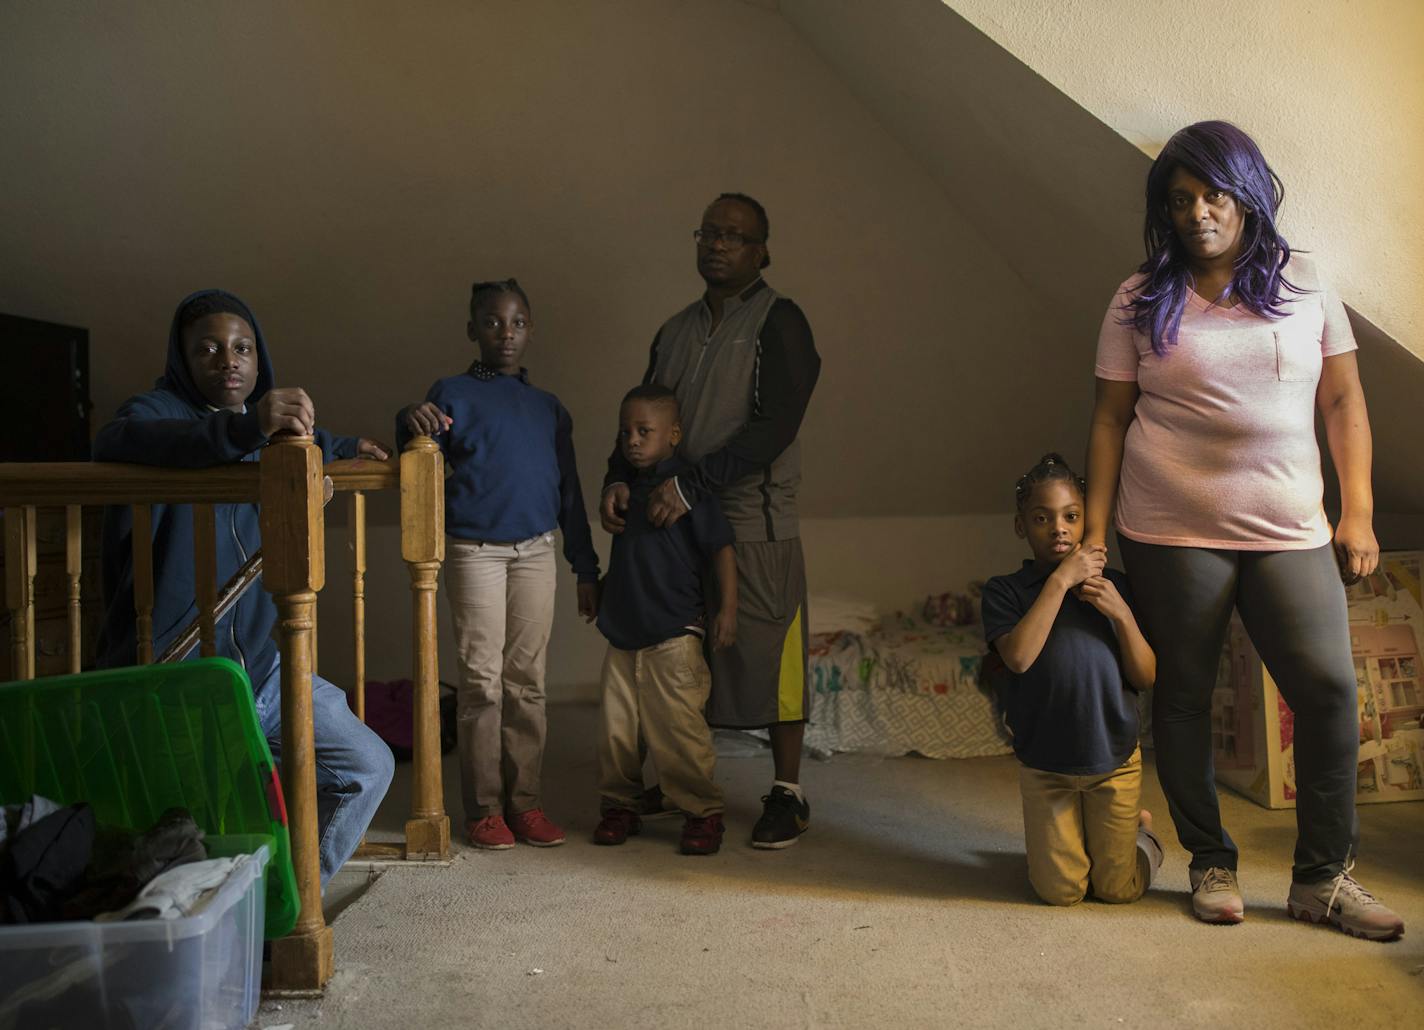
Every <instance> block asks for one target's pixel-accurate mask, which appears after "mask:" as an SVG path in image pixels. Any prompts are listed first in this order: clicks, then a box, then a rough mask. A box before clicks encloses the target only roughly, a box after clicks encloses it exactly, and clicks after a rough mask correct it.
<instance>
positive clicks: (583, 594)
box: [578, 580, 601, 622]
mask: <svg viewBox="0 0 1424 1030" xmlns="http://www.w3.org/2000/svg"><path fill="white" fill-rule="evenodd" d="M600 586H601V584H599V583H596V582H593V581H591V580H590V581H587V582H581V583H579V585H578V613H579V616H580V617H581V618H582V619H583V621H584V622H592V621H593V620H594V619H596V618H598V600H599V594H600V593H601V590H600V589H599V588H600Z"/></svg>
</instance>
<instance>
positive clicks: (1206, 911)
mask: <svg viewBox="0 0 1424 1030" xmlns="http://www.w3.org/2000/svg"><path fill="white" fill-rule="evenodd" d="M1187 876H1188V878H1189V879H1190V880H1191V883H1192V912H1193V913H1194V914H1195V915H1196V917H1197V918H1198V919H1200V920H1201V921H1202V922H1203V923H1239V922H1241V921H1242V920H1243V919H1245V918H1246V903H1245V902H1244V901H1242V900H1241V888H1240V886H1239V885H1238V884H1237V883H1236V871H1235V870H1234V869H1226V868H1224V867H1222V866H1212V867H1211V868H1210V869H1190V870H1188V871H1187Z"/></svg>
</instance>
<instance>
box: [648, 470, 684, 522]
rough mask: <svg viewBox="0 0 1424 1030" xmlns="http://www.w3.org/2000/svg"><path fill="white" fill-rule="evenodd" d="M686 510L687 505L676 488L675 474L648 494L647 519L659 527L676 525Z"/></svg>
mask: <svg viewBox="0 0 1424 1030" xmlns="http://www.w3.org/2000/svg"><path fill="white" fill-rule="evenodd" d="M687 512H688V507H687V505H686V504H684V503H683V500H682V494H680V493H679V492H678V489H677V477H676V476H674V477H673V478H671V479H665V480H663V481H662V482H661V483H659V484H658V485H657V486H655V487H653V492H652V493H651V494H650V495H648V521H649V522H651V523H652V524H653V525H655V526H657V527H658V528H659V529H666V528H667V527H668V526H672V525H676V524H677V520H678V519H680V518H682V517H683V516H684V515H686V514H687Z"/></svg>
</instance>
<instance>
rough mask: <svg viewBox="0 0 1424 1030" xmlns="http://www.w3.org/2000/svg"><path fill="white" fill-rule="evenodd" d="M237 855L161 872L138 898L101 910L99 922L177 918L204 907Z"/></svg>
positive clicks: (223, 881)
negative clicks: (119, 907)
mask: <svg viewBox="0 0 1424 1030" xmlns="http://www.w3.org/2000/svg"><path fill="white" fill-rule="evenodd" d="M246 859H247V856H246V855H243V856H240V857H238V858H209V859H206V860H204V861H202V862H189V863H187V864H186V865H180V866H175V867H174V868H172V869H169V870H168V871H167V872H165V873H159V874H158V875H157V876H155V877H154V878H153V879H152V880H150V881H149V882H148V884H147V885H145V886H144V888H143V890H141V891H139V892H138V897H136V898H134V899H133V901H131V902H129V903H128V904H127V905H125V906H124V907H123V908H121V909H118V910H116V911H114V912H101V913H99V914H98V915H96V916H95V917H94V921H95V922H96V923H116V922H119V921H120V920H126V919H178V918H179V917H181V916H191V915H195V914H196V913H198V912H201V911H202V910H203V907H204V906H205V905H207V903H208V902H209V901H211V900H212V897H213V895H214V894H216V893H217V889H218V888H219V887H221V886H222V885H223V884H224V883H225V882H226V881H227V878H228V874H230V873H231V872H232V871H233V870H234V869H236V868H237V865H238V863H239V862H240V861H246Z"/></svg>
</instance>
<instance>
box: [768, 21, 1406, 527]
mask: <svg viewBox="0 0 1424 1030" xmlns="http://www.w3.org/2000/svg"><path fill="white" fill-rule="evenodd" d="M777 9H778V10H779V11H780V13H781V14H782V16H783V17H785V18H786V19H787V20H788V21H789V22H790V23H791V24H792V25H793V26H794V27H795V28H796V30H797V31H798V32H799V33H800V34H801V35H802V36H803V37H804V38H805V39H806V40H807V41H808V42H809V43H810V45H811V46H812V47H813V48H814V49H815V50H816V51H817V52H818V53H819V54H820V55H821V56H822V57H823V58H824V59H825V60H826V61H827V62H828V63H829V64H830V65H831V66H832V67H833V68H834V69H835V70H836V71H837V72H838V73H839V74H840V75H841V76H843V77H844V79H845V81H846V83H847V85H848V86H849V88H850V90H851V91H852V92H853V93H854V94H855V95H856V97H857V99H859V100H860V101H861V102H862V103H863V104H865V105H866V107H867V108H868V109H869V110H870V111H871V112H872V114H873V115H874V116H875V117H876V118H877V119H878V120H879V121H880V122H881V123H882V124H883V125H885V126H886V127H887V129H888V130H889V131H890V133H891V134H892V135H893V136H894V137H895V138H896V139H897V140H898V141H899V142H900V143H901V144H902V145H903V146H904V147H905V148H906V149H907V150H908V151H909V152H910V153H911V154H912V155H914V156H915V157H916V158H917V159H918V160H919V161H921V162H922V163H923V164H924V166H925V167H926V169H927V170H928V172H929V173H930V175H931V176H932V177H933V178H934V179H935V180H936V181H937V182H938V183H939V184H940V186H941V188H942V189H943V190H944V192H945V195H946V197H947V198H948V199H949V200H950V202H951V203H952V204H954V205H955V207H956V208H957V209H958V210H959V212H960V213H962V215H963V216H964V217H965V219H966V220H967V221H969V222H970V223H971V224H973V225H974V226H975V227H976V228H977V229H978V230H979V231H980V234H981V235H982V237H983V238H985V239H987V240H990V241H994V242H996V243H997V250H998V253H997V255H996V257H998V258H999V259H1000V260H1002V261H1003V262H1005V263H1006V264H1008V265H1009V266H1010V267H1011V268H1012V269H1013V270H1014V273H1015V274H1016V275H1017V276H1018V277H1019V278H1020V279H1021V280H1022V282H1023V284H1024V287H1025V289H1026V290H1027V291H1028V292H1029V293H1031V294H1033V295H1035V296H1036V297H1037V298H1038V299H1039V300H1040V302H1041V303H1043V304H1044V305H1045V307H1046V308H1047V309H1048V311H1049V313H1050V317H1051V318H1052V320H1053V323H1054V327H1053V343H1052V345H1053V346H1055V347H1059V348H1061V350H1062V351H1063V352H1065V353H1066V354H1069V355H1072V356H1073V363H1074V364H1075V366H1076V367H1078V368H1081V369H1082V386H1081V388H1079V387H1076V386H1069V387H1068V388H1066V389H1065V390H1064V392H1063V394H1062V395H1061V396H1062V403H1061V407H1060V410H1057V411H1049V412H1044V413H1043V414H1044V419H1045V423H1046V425H1047V427H1049V428H1050V429H1056V430H1058V431H1059V432H1062V433H1065V434H1072V436H1071V438H1072V440H1073V442H1074V445H1075V446H1077V447H1078V448H1079V449H1080V450H1079V453H1081V448H1082V447H1083V446H1085V444H1086V429H1087V425H1086V423H1087V409H1086V407H1084V405H1085V404H1086V403H1088V397H1089V396H1090V394H1091V383H1090V380H1091V375H1090V373H1089V369H1090V368H1091V365H1092V357H1093V349H1094V345H1095V342H1096V339H1097V332H1098V328H1099V325H1100V324H1101V321H1102V317H1103V311H1104V309H1105V306H1106V304H1107V301H1108V299H1109V298H1110V297H1111V295H1112V292H1113V290H1114V288H1115V287H1116V286H1117V284H1118V283H1119V282H1121V281H1122V279H1123V278H1125V276H1126V275H1127V274H1128V273H1129V272H1130V271H1131V269H1132V268H1133V267H1134V266H1135V265H1136V264H1137V263H1138V262H1139V261H1141V259H1142V244H1141V227H1142V202H1141V192H1142V184H1143V181H1144V178H1145V175H1146V171H1147V168H1148V166H1149V165H1150V159H1149V158H1148V157H1147V156H1146V155H1144V154H1143V153H1142V152H1141V151H1140V150H1138V149H1137V148H1136V147H1135V146H1133V145H1132V144H1131V143H1130V142H1128V141H1127V140H1126V139H1124V138H1122V137H1121V136H1120V135H1118V134H1117V133H1116V132H1114V131H1113V130H1112V129H1111V128H1110V127H1108V126H1107V125H1105V124H1103V123H1102V122H1101V121H1099V120H1098V119H1097V118H1096V117H1094V116H1093V115H1092V114H1091V113H1090V112H1088V111H1087V110H1085V109H1084V108H1082V107H1081V106H1079V105H1078V104H1077V103H1075V102H1074V101H1073V100H1072V98H1070V97H1068V96H1066V95H1065V94H1064V93H1062V92H1061V91H1060V90H1058V89H1057V88H1055V87H1054V86H1053V85H1052V84H1050V83H1049V82H1047V81H1045V80H1044V79H1043V78H1042V77H1041V76H1040V75H1038V74H1037V73H1036V72H1035V71H1034V70H1033V69H1032V68H1030V67H1028V66H1027V65H1025V64H1024V63H1023V62H1021V61H1020V60H1019V59H1018V58H1016V57H1015V56H1014V55H1013V54H1011V53H1010V52H1009V51H1007V50H1005V49H1004V48H1003V47H1001V46H999V45H998V44H997V43H995V42H994V41H993V40H992V39H990V38H989V37H988V36H986V35H985V34H984V33H983V32H981V31H980V30H979V29H978V28H976V27H975V26H974V25H972V24H971V23H970V22H969V21H967V20H966V19H965V18H963V17H961V16H960V15H959V14H957V13H956V12H955V11H953V10H951V9H950V8H949V7H947V6H946V5H945V4H944V3H943V2H941V0H877V2H876V3H873V4H868V3H864V2H861V0H780V2H779V3H778V4H777ZM1102 56H1104V55H1098V57H1102ZM1098 57H1095V56H1094V55H1085V56H1084V59H1085V60H1086V59H1098ZM1366 314H1367V313H1361V312H1357V311H1354V310H1353V309H1352V310H1351V318H1352V321H1353V323H1354V326H1355V332H1356V335H1357V336H1358V338H1359V341H1360V358H1359V360H1360V369H1361V378H1362V380H1363V381H1364V385H1365V391H1366V396H1367V399H1368V401H1369V405H1370V413H1371V421H1372V424H1373V428H1374V433H1375V440H1376V445H1375V476H1374V478H1375V492H1376V507H1377V509H1378V510H1379V511H1381V512H1394V513H1403V514H1414V515H1417V514H1421V513H1424V477H1420V476H1419V475H1418V474H1417V465H1418V461H1417V453H1416V452H1417V450H1418V443H1419V442H1420V441H1421V437H1424V433H1421V428H1420V424H1419V411H1420V409H1421V401H1424V362H1421V361H1420V360H1419V359H1418V358H1416V357H1415V356H1414V355H1413V354H1412V353H1411V352H1410V351H1409V350H1407V349H1406V348H1405V347H1403V346H1401V345H1400V344H1399V343H1398V342H1397V341H1396V340H1394V339H1392V338H1391V337H1390V336H1388V335H1387V334H1386V333H1384V332H1383V331H1381V330H1380V329H1379V328H1377V327H1376V326H1374V325H1373V324H1372V323H1371V322H1370V321H1369V320H1368V318H1367V317H1365V316H1366ZM1055 438H1056V439H1067V438H1068V437H1067V436H1056V437H1055ZM1327 481H1328V480H1327Z"/></svg>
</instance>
